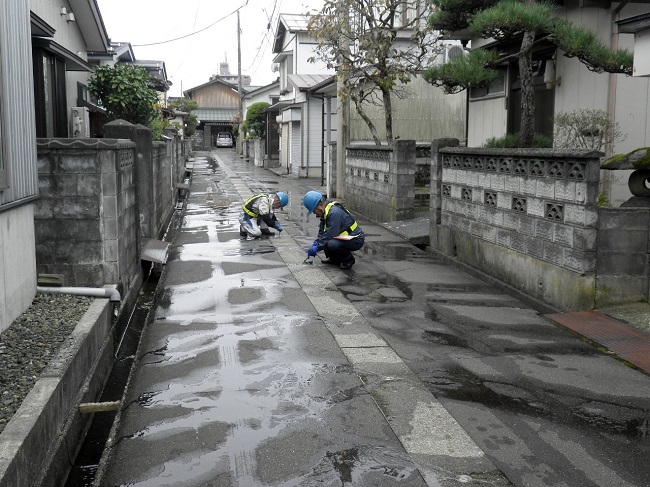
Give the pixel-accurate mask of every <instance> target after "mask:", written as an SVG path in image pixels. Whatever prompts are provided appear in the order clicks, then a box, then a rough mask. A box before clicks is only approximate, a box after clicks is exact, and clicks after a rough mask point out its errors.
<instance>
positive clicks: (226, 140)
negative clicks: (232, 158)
mask: <svg viewBox="0 0 650 487" xmlns="http://www.w3.org/2000/svg"><path fill="white" fill-rule="evenodd" d="M234 145H235V144H234V141H233V139H232V134H231V133H230V132H219V134H217V147H233V146H234Z"/></svg>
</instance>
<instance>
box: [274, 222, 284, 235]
mask: <svg viewBox="0 0 650 487" xmlns="http://www.w3.org/2000/svg"><path fill="white" fill-rule="evenodd" d="M273 226H274V227H275V229H276V230H277V231H278V232H281V231H282V230H284V228H282V225H280V222H279V220H275V223H274V224H273Z"/></svg>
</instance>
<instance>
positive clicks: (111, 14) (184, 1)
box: [97, 0, 323, 96]
mask: <svg viewBox="0 0 650 487" xmlns="http://www.w3.org/2000/svg"><path fill="white" fill-rule="evenodd" d="M97 3H98V4H99V10H100V12H101V15H102V18H103V19H104V25H105V26H106V31H107V32H108V36H109V37H110V38H111V40H112V41H114V42H130V43H131V45H132V46H133V51H134V52H135V57H136V59H141V60H145V59H146V60H152V59H153V60H161V61H164V62H165V67H166V68H167V77H168V78H169V79H170V80H171V81H172V83H173V85H172V87H171V89H170V90H169V92H168V93H167V94H168V96H182V90H188V89H190V88H193V87H195V86H199V85H201V84H203V83H207V82H208V81H209V80H210V76H211V75H213V74H219V63H221V62H223V61H225V60H226V59H227V61H228V63H229V64H230V72H231V73H232V74H237V11H238V9H239V22H240V27H241V38H240V42H241V69H242V74H247V75H249V76H250V77H251V83H252V84H253V85H254V86H263V85H266V84H269V83H272V82H273V81H275V79H276V78H277V73H273V72H271V62H272V59H273V54H272V52H271V51H272V44H273V36H274V35H275V32H276V30H277V19H278V15H279V14H280V13H305V12H307V11H308V10H312V9H314V8H320V7H321V6H322V4H323V0H97ZM269 24H270V26H269ZM267 27H268V29H267Z"/></svg>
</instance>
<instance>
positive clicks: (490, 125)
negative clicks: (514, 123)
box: [467, 96, 508, 147]
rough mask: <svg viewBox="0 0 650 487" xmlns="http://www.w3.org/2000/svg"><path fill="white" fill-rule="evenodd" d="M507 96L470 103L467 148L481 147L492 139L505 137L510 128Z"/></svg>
mask: <svg viewBox="0 0 650 487" xmlns="http://www.w3.org/2000/svg"><path fill="white" fill-rule="evenodd" d="M505 99H506V98H505V96H499V97H497V98H490V99H488V100H481V101H470V102H469V110H468V114H467V123H468V125H467V132H468V139H467V146H468V147H481V146H483V145H485V141H486V140H488V139H490V138H492V137H503V135H505V133H506V130H507V126H508V112H507V110H506V109H505Z"/></svg>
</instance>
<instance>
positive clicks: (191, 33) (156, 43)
mask: <svg viewBox="0 0 650 487" xmlns="http://www.w3.org/2000/svg"><path fill="white" fill-rule="evenodd" d="M248 2H249V0H246V3H245V4H244V5H242V6H241V7H238V8H237V9H235V10H233V11H232V12H230V13H229V14H228V15H224V16H223V17H221V18H220V19H219V20H216V21H214V22H213V23H211V24H210V25H208V26H207V27H204V28H203V29H201V30H197V31H195V32H190V33H189V34H186V35H184V36H180V37H175V38H174V39H168V40H166V41H160V42H151V43H149V44H133V47H147V46H157V45H160V44H167V43H169V42H175V41H179V40H181V39H186V38H188V37H191V36H193V35H196V34H200V33H201V32H203V31H206V30H208V29H209V28H211V27H214V26H215V25H217V24H218V23H219V22H221V21H222V20H225V19H227V18H228V17H230V16H231V15H234V14H236V13H237V12H239V11H240V10H241V9H242V8H244V7H245V6H246V5H248Z"/></svg>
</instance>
